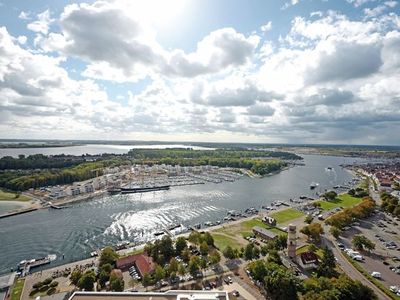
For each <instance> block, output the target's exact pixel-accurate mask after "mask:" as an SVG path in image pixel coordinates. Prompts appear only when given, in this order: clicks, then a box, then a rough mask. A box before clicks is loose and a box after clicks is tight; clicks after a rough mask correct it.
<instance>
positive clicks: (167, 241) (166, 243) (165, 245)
mask: <svg viewBox="0 0 400 300" xmlns="http://www.w3.org/2000/svg"><path fill="white" fill-rule="evenodd" d="M159 252H160V253H161V254H162V255H163V256H164V259H165V260H166V261H169V260H170V259H171V257H172V256H174V246H173V243H172V239H171V237H169V236H168V235H166V236H163V238H162V239H161V242H160V249H159Z"/></svg>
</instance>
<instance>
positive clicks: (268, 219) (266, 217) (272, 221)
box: [262, 216, 276, 226]
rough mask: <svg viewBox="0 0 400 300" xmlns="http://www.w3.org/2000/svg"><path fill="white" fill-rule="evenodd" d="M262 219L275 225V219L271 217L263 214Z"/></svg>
mask: <svg viewBox="0 0 400 300" xmlns="http://www.w3.org/2000/svg"><path fill="white" fill-rule="evenodd" d="M262 221H263V222H264V223H266V224H268V225H271V226H276V220H275V219H274V218H273V217H269V216H265V217H264V218H263V220H262Z"/></svg>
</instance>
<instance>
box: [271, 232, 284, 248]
mask: <svg viewBox="0 0 400 300" xmlns="http://www.w3.org/2000/svg"><path fill="white" fill-rule="evenodd" d="M274 242H275V250H283V249H285V248H287V236H286V235H285V234H280V235H278V236H277V237H276V238H275V240H274Z"/></svg>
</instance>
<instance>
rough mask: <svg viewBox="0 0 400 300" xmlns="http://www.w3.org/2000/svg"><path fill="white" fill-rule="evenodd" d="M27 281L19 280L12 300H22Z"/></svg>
mask: <svg viewBox="0 0 400 300" xmlns="http://www.w3.org/2000/svg"><path fill="white" fill-rule="evenodd" d="M24 283H25V279H18V280H17V282H16V283H15V285H14V288H13V289H12V292H11V300H19V299H21V294H22V289H23V288H24Z"/></svg>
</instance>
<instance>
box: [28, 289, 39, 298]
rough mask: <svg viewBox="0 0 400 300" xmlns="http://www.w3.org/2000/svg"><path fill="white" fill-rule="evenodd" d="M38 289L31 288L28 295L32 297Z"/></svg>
mask: <svg viewBox="0 0 400 300" xmlns="http://www.w3.org/2000/svg"><path fill="white" fill-rule="evenodd" d="M38 292H39V290H38V289H33V290H31V292H30V293H29V297H32V296H33V295H35V294H36V293H38Z"/></svg>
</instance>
